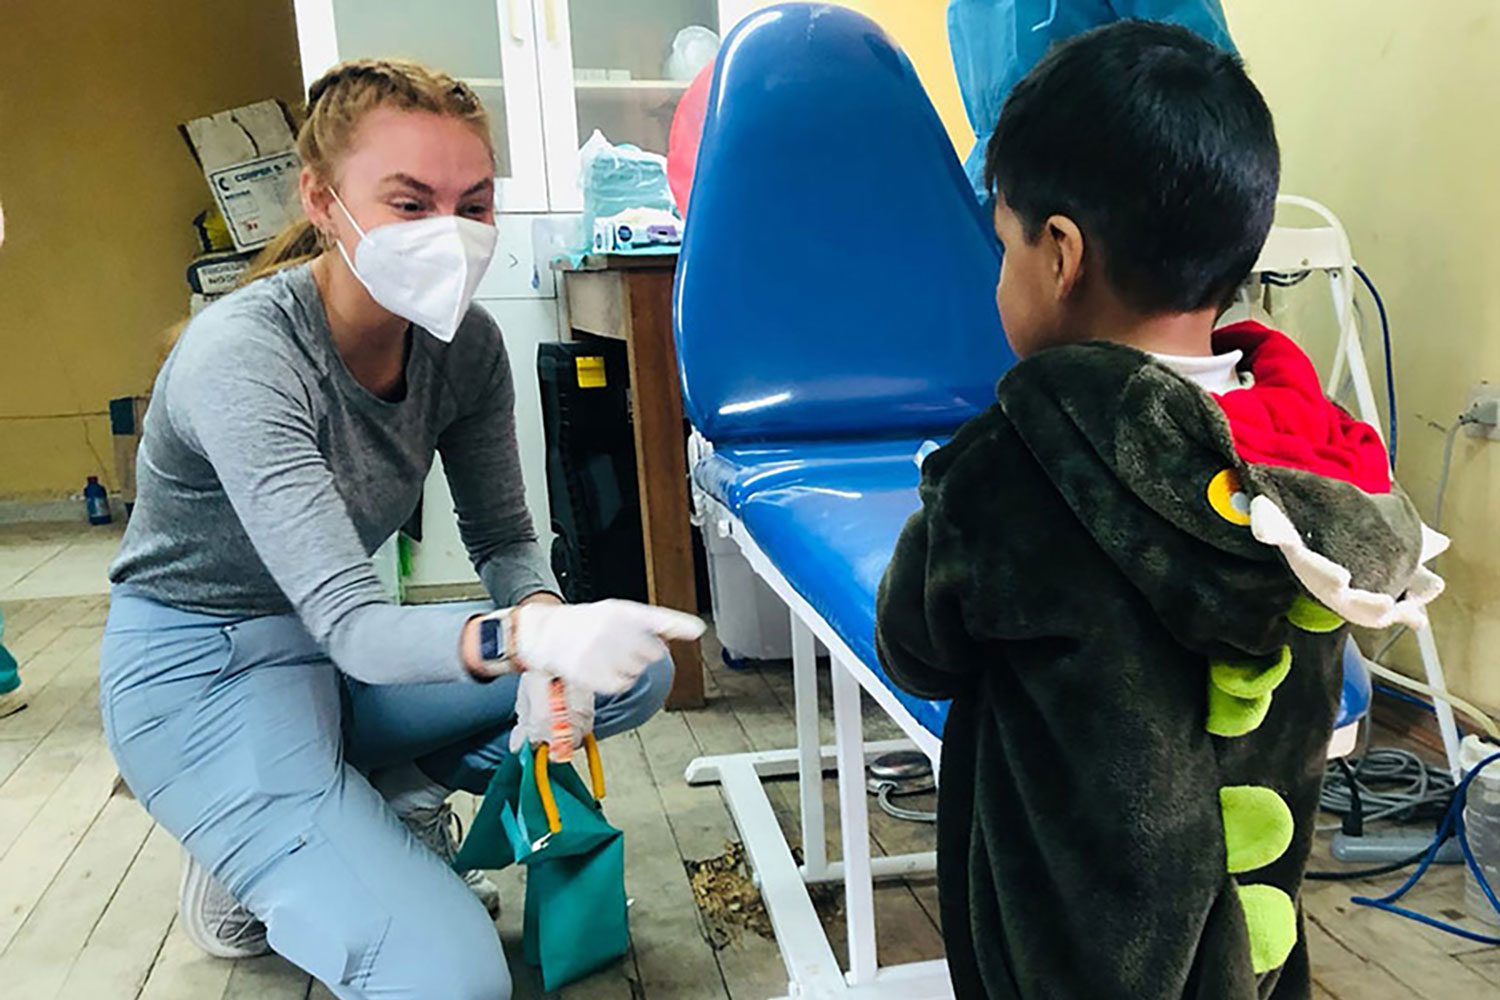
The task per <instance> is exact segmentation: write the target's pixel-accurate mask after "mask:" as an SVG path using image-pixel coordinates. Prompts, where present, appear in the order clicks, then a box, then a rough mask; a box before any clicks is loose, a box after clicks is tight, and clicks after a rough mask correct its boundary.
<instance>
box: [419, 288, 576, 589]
mask: <svg viewBox="0 0 1500 1000" xmlns="http://www.w3.org/2000/svg"><path fill="white" fill-rule="evenodd" d="M479 304H480V305H481V306H483V307H484V308H486V309H488V310H489V311H490V314H491V315H492V316H494V317H495V321H496V322H497V323H499V324H500V329H501V331H502V332H503V333H504V335H505V349H506V352H507V353H508V354H509V356H510V370H511V378H512V380H513V381H514V383H515V387H516V440H517V443H518V444H519V446H520V452H521V477H522V479H523V481H524V483H525V486H526V506H527V507H528V509H530V511H531V521H532V523H533V524H534V525H535V526H536V533H537V538H538V539H540V540H541V543H542V551H543V552H546V553H548V554H549V555H550V553H551V551H552V529H551V525H552V516H551V513H550V511H549V509H548V506H547V445H546V440H545V438H544V436H543V432H542V400H541V391H540V389H539V387H538V383H537V375H536V352H537V345H538V344H541V343H543V342H545V341H552V340H556V339H557V301H556V300H555V299H535V298H533V299H488V300H480V302H479ZM475 579H477V577H476V576H475V575H474V569H473V567H472V566H471V565H470V564H469V556H468V553H467V552H466V551H465V550H464V546H463V541H462V539H461V538H459V534H458V519H457V517H456V516H455V515H454V512H453V495H452V493H450V492H449V490H448V482H447V480H446V479H445V478H444V475H443V469H442V461H441V459H438V460H435V461H434V462H433V467H432V471H431V473H429V475H428V477H427V486H426V489H425V490H424V491H423V494H422V541H421V543H420V544H417V545H413V546H412V558H411V575H410V576H408V577H407V578H406V584H407V585H408V586H412V587H431V586H447V585H451V584H458V583H468V582H471V581H473V580H475Z"/></svg>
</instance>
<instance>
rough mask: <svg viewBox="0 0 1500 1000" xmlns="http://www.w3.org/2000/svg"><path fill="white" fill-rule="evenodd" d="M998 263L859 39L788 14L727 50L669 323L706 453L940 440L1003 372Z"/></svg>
mask: <svg viewBox="0 0 1500 1000" xmlns="http://www.w3.org/2000/svg"><path fill="white" fill-rule="evenodd" d="M999 264H1000V257H999V250H998V247H997V245H996V243H995V240H994V236H993V235H992V232H991V228H990V220H988V219H986V218H985V217H984V214H983V212H982V211H981V209H980V208H979V205H978V204H977V203H976V201H975V199H974V195H973V192H972V190H971V189H970V187H969V184H968V181H967V180H966V179H965V177H964V172H963V168H962V167H961V166H960V165H959V162H958V159H957V157H956V156H955V154H954V150H953V145H952V143H951V142H950V141H949V138H948V135H947V133H946V132H945V131H944V129H943V125H942V122H941V121H940V120H939V119H938V116H937V113H936V112H935V111H934V110H933V108H932V104H931V102H930V101H929V100H928V98H927V94H926V91H925V90H924V89H923V87H922V84H921V81H920V80H918V78H917V74H916V72H915V71H914V70H913V69H912V66H911V63H910V61H909V60H908V59H907V58H906V56H905V54H904V53H902V51H901V50H900V49H899V48H897V47H896V44H895V43H894V42H893V41H891V39H890V38H889V37H888V36H887V35H886V34H885V32H884V31H882V30H881V29H880V28H879V27H878V26H877V25H876V24H875V23H874V22H872V21H870V20H869V19H868V18H865V17H863V16H862V15H860V14H857V13H855V12H853V11H851V10H848V9H846V8H843V7H837V6H833V5H830V4H810V3H796V4H784V5H781V6H776V7H771V8H768V9H766V10H764V11H761V12H759V13H756V14H752V15H751V16H750V17H748V18H746V19H745V20H744V21H743V22H741V24H740V25H739V26H738V27H737V28H736V29H735V30H734V31H733V32H732V33H731V34H730V36H729V38H728V39H726V40H725V42H724V46H723V48H722V49H721V50H720V54H719V60H718V64H717V66H716V67H715V72H714V82H713V90H712V93H711V96H710V98H709V109H708V114H707V118H706V120H705V123H704V130H703V142H702V146H701V148H700V150H699V153H698V165H697V170H696V175H695V179H694V186H693V193H692V202H691V205H690V206H689V211H688V221H687V231H686V233H685V236H684V242H683V248H682V256H681V259H680V261H679V265H678V272H677V289H676V307H675V310H674V312H675V321H676V331H677V351H678V358H679V359H680V363H681V366H682V384H683V393H684V397H685V400H686V403H687V412H688V416H689V418H690V419H691V420H692V422H693V425H694V426H695V427H697V428H698V430H699V431H700V432H701V433H703V435H704V436H705V437H707V438H708V439H709V440H710V441H714V442H725V443H727V442H733V441H774V440H798V439H803V440H805V439H817V438H830V437H848V436H856V435H859V436H883V437H891V436H897V435H907V434H923V433H941V432H943V431H949V430H952V429H953V428H955V427H957V426H958V425H959V424H960V423H962V422H963V421H965V420H967V419H968V418H970V417H972V416H973V415H975V414H976V413H978V412H979V411H980V410H981V409H983V408H984V407H986V406H988V405H989V404H990V403H991V402H992V401H993V399H994V386H995V382H996V380H997V379H999V377H1000V376H1001V375H1002V374H1003V373H1004V372H1005V370H1006V369H1007V368H1008V367H1009V366H1010V365H1011V364H1013V363H1014V358H1013V356H1012V355H1011V352H1010V349H1009V347H1008V346H1007V345H1006V343H1005V337H1004V334H1003V333H1002V331H1001V329H1000V321H999V318H998V317H997V315H996V312H995V298H994V291H995V279H996V277H997V274H998V271H999Z"/></svg>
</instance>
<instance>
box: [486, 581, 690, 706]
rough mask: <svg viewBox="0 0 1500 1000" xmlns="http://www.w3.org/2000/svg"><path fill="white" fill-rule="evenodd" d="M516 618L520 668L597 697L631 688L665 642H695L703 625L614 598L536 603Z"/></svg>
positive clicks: (682, 615)
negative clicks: (554, 679)
mask: <svg viewBox="0 0 1500 1000" xmlns="http://www.w3.org/2000/svg"><path fill="white" fill-rule="evenodd" d="M500 613H501V614H505V613H507V612H500ZM514 615H515V617H514V618H513V619H512V621H513V622H514V625H515V630H514V631H515V635H514V636H513V637H512V639H511V641H512V642H514V643H515V656H516V659H517V660H519V661H520V666H521V668H522V669H523V670H526V671H532V670H534V671H537V672H538V673H542V674H548V675H551V676H552V677H560V678H562V680H563V681H565V682H567V684H568V686H569V687H580V688H583V689H585V690H587V691H590V692H593V691H597V692H600V693H601V694H619V693H620V692H621V691H624V690H626V689H627V688H629V687H630V686H631V685H632V684H634V683H635V681H636V678H638V677H639V676H640V675H641V672H642V671H644V670H645V669H646V668H647V667H648V666H650V665H651V664H652V663H655V662H656V661H657V660H659V659H661V658H662V657H663V656H666V655H667V649H666V646H665V645H664V643H663V640H665V639H696V638H698V637H699V636H701V635H702V634H703V630H704V627H705V626H704V624H703V621H702V620H701V619H699V618H698V617H697V616H696V615H690V614H686V613H684V612H681V611H673V610H671V609H670V608H657V607H652V606H650V605H647V604H637V603H636V602H634V601H620V600H613V599H611V600H607V601H596V602H595V603H593V604H550V603H540V602H536V603H531V604H525V605H522V606H521V607H519V608H516V609H515V610H514ZM543 704H544V705H545V702H543Z"/></svg>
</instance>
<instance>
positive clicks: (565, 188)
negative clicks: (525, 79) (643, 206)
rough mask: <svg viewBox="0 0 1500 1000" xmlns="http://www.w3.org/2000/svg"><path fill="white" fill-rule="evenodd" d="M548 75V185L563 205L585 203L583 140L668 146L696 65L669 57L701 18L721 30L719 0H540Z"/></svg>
mask: <svg viewBox="0 0 1500 1000" xmlns="http://www.w3.org/2000/svg"><path fill="white" fill-rule="evenodd" d="M532 4H533V10H534V12H535V13H534V15H533V16H534V19H535V21H536V24H537V50H538V59H537V62H538V68H539V72H540V75H541V84H542V90H541V97H542V130H543V133H544V135H545V140H546V147H547V185H548V190H549V194H550V203H551V206H552V211H554V212H577V211H579V210H581V209H582V208H583V195H582V192H581V191H580V190H579V187H578V147H579V146H581V145H582V144H583V142H584V141H585V140H587V139H588V137H589V136H590V135H592V134H593V131H594V130H595V129H599V130H600V131H601V132H603V133H604V134H605V136H607V137H608V138H609V140H610V141H611V142H615V143H622V142H629V143H634V144H635V145H637V146H640V147H641V148H642V149H648V150H651V151H652V152H655V153H662V154H665V153H666V151H667V136H668V134H669V132H670V131H671V127H672V115H673V114H674V113H675V111H676V110H677V103H678V102H679V101H680V100H681V99H682V95H683V93H684V92H685V91H686V90H687V87H688V85H689V84H690V83H691V82H692V78H691V77H692V74H690V73H686V72H684V71H683V70H682V69H681V68H680V67H678V66H674V65H672V64H671V63H670V61H669V56H670V55H671V53H672V44H673V41H674V40H675V39H676V38H677V34H678V32H679V31H681V30H682V29H684V28H687V27H689V26H693V25H697V26H701V27H704V28H707V29H709V30H711V31H713V32H715V33H717V32H718V31H719V13H720V4H719V0H532Z"/></svg>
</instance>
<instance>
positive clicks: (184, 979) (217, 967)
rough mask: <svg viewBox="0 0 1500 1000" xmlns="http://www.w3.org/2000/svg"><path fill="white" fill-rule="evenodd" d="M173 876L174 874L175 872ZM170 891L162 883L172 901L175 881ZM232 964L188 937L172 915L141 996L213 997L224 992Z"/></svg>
mask: <svg viewBox="0 0 1500 1000" xmlns="http://www.w3.org/2000/svg"><path fill="white" fill-rule="evenodd" d="M174 880H175V876H174ZM169 885H171V886H172V889H171V890H170V891H168V890H167V886H163V887H162V889H163V891H166V892H167V895H168V896H169V898H171V899H172V900H173V902H174V904H175V902H176V899H177V894H176V891H175V881H174V882H173V883H169ZM233 971H234V964H233V963H232V962H226V961H224V960H222V959H218V958H214V957H212V956H210V955H207V954H204V953H203V952H202V951H201V950H199V948H198V946H197V945H195V944H193V942H192V941H189V940H188V936H187V934H186V933H184V932H183V930H182V926H181V925H180V924H179V923H177V921H176V920H175V919H174V920H173V922H172V928H171V930H170V931H168V932H167V938H166V941H164V942H163V943H162V946H161V950H160V952H158V953H157V955H156V960H155V962H153V963H152V965H151V971H150V973H149V974H148V975H147V977H146V985H145V986H144V987H143V988H142V989H141V993H140V1000H216V998H218V997H222V996H223V995H224V989H225V987H226V986H227V985H228V983H229V975H230V973H231V972H233Z"/></svg>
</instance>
